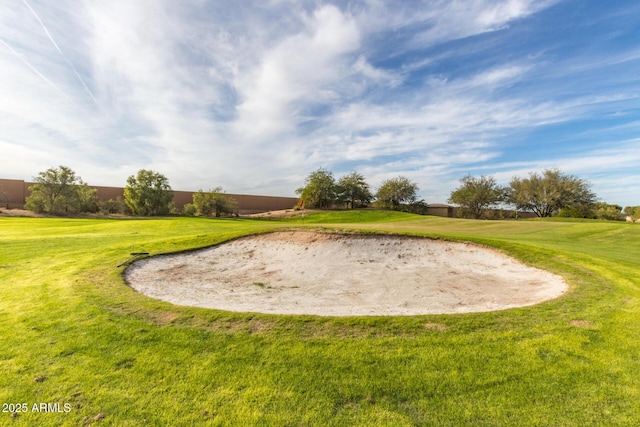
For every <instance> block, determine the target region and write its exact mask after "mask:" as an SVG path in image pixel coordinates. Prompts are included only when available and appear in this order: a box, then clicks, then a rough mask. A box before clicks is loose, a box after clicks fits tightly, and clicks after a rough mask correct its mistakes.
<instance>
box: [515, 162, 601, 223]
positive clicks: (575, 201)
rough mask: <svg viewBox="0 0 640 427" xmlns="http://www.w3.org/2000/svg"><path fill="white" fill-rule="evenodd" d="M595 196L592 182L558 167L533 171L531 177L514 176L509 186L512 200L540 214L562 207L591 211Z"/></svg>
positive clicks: (518, 206)
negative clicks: (564, 171)
mask: <svg viewBox="0 0 640 427" xmlns="http://www.w3.org/2000/svg"><path fill="white" fill-rule="evenodd" d="M595 199H596V196H595V194H594V193H593V192H591V184H589V183H588V182H587V181H585V180H582V179H579V178H577V177H575V176H573V175H567V174H564V173H562V172H560V170H558V169H546V170H545V171H544V172H542V174H538V173H537V172H531V173H529V178H518V177H514V178H512V179H511V182H510V184H509V188H508V189H507V200H508V202H509V203H511V204H513V205H515V206H516V208H517V209H522V210H527V211H533V212H534V213H535V214H536V215H537V216H539V217H548V216H551V215H552V214H553V213H554V212H558V211H559V210H560V209H570V210H576V211H585V210H586V211H590V210H591V208H592V206H593V204H594V202H595Z"/></svg>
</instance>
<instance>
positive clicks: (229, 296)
mask: <svg viewBox="0 0 640 427" xmlns="http://www.w3.org/2000/svg"><path fill="white" fill-rule="evenodd" d="M125 279H126V281H127V283H128V284H129V285H130V286H131V287H132V288H133V289H135V290H137V291H138V292H141V293H143V294H145V295H148V296H150V297H153V298H157V299H160V300H164V301H168V302H171V303H174V304H177V305H187V306H196V307H208V308H216V309H221V310H229V311H238V312H261V313H279V314H315V315H323V316H360V315H415V314H434V313H467V312H480V311H493V310H503V309H507V308H512V307H520V306H526V305H532V304H536V303H539V302H542V301H545V300H549V299H552V298H556V297H558V296H560V295H562V294H563V293H564V292H565V291H566V290H567V289H568V286H567V284H566V283H565V281H564V280H563V279H562V278H561V277H560V276H558V275H555V274H552V273H550V272H547V271H544V270H540V269H536V268H532V267H528V266H525V265H524V264H522V263H520V262H519V261H516V260H514V259H513V258H510V257H507V256H505V255H504V254H502V253H500V252H499V251H497V250H493V249H488V248H485V247H481V246H477V245H473V244H468V243H453V242H446V241H441V240H432V239H427V238H420V237H399V236H390V235H362V234H351V233H349V234H344V233H342V234H341V233H328V232H315V231H279V232H273V233H269V234H262V235H258V236H249V237H244V238H240V239H237V240H233V241H231V242H227V243H224V244H221V245H218V246H214V247H211V248H207V249H203V250H198V251H193V252H188V253H182V254H176V255H162V256H155V257H150V258H146V259H144V260H140V261H137V262H135V263H134V264H132V265H131V266H130V267H129V268H128V269H127V270H126V272H125Z"/></svg>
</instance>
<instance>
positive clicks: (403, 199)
mask: <svg viewBox="0 0 640 427" xmlns="http://www.w3.org/2000/svg"><path fill="white" fill-rule="evenodd" d="M417 193H418V185H417V184H415V183H413V182H411V181H410V180H409V179H408V178H406V177H404V176H398V177H397V178H390V179H387V180H385V181H383V182H382V185H380V188H378V191H377V192H376V199H377V200H378V204H379V205H381V206H382V207H385V208H388V209H393V210H398V209H399V208H400V205H401V204H402V203H414V202H415V201H416V198H417Z"/></svg>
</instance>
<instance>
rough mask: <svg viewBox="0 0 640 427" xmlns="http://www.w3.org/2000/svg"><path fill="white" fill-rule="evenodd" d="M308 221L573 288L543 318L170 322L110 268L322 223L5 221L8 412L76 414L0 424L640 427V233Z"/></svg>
mask: <svg viewBox="0 0 640 427" xmlns="http://www.w3.org/2000/svg"><path fill="white" fill-rule="evenodd" d="M316 215H318V217H317V219H318V225H319V226H321V227H325V228H339V229H360V230H365V231H367V232H389V233H407V234H418V235H430V236H436V237H440V238H449V239H458V240H468V241H475V242H478V243H482V244H486V245H491V246H495V247H497V248H499V249H501V250H503V251H505V252H507V253H509V254H511V255H513V256H516V257H518V258H520V259H522V260H523V261H524V262H526V263H529V264H534V265H536V266H539V267H542V268H547V269H549V270H551V271H554V272H557V273H560V274H562V275H563V276H564V277H565V278H566V279H567V280H568V281H569V282H570V285H571V290H570V292H569V293H568V294H566V295H565V296H563V297H561V298H559V299H557V300H554V301H550V302H547V303H544V304H540V305H537V306H533V307H527V308H521V309H513V310H505V311H501V312H493V313H477V314H468V315H441V316H410V317H391V318H385V317H359V318H321V317H314V316H268V315H261V314H255V313H254V314H251V313H229V312H222V311H216V310H203V309H196V308H189V307H178V306H173V305H171V304H167V303H163V302H159V301H155V300H152V299H149V298H147V297H145V296H142V295H139V294H137V293H135V292H133V291H132V290H131V289H129V288H128V287H127V286H126V285H124V283H123V281H122V278H121V276H120V270H121V269H117V268H115V266H116V265H117V264H119V263H120V262H122V261H123V260H125V259H126V258H128V256H129V253H130V252H134V251H138V250H146V251H149V252H151V253H152V254H157V253H168V252H176V251H182V250H188V249H192V248H195V247H204V246H209V245H212V244H216V243H219V242H221V241H224V240H228V239H230V238H234V237H237V236H240V235H243V234H249V233H255V232H262V231H268V230H270V229H273V228H276V227H316V225H314V223H312V221H313V215H309V216H306V217H305V218H304V223H302V222H296V221H295V220H289V221H273V220H269V221H256V220H207V219H198V218H167V219H148V220H147V219H145V220H102V219H101V220H93V219H41V218H36V219H33V218H28V219H27V218H3V219H0V286H1V289H2V302H1V304H0V349H2V351H0V372H1V373H2V375H1V376H0V402H2V403H18V402H26V403H29V404H30V405H31V404H33V403H36V402H51V403H54V402H59V403H70V404H71V405H72V408H73V409H72V410H71V412H69V413H34V412H29V413H24V414H19V415H18V416H17V417H15V418H10V416H11V414H9V413H1V414H0V424H7V423H11V425H25V426H27V425H44V426H47V425H51V426H54V425H55V426H58V425H83V424H85V425H89V424H93V423H96V424H98V423H102V424H104V425H118V426H128V425H130V426H134V425H136V426H137V425H145V424H147V425H394V426H395V425H469V424H472V425H568V426H571V425H576V426H578V425H581V426H582V425H634V424H638V423H640V408H639V407H638V405H637V401H638V398H639V397H640V396H639V391H640V366H638V357H637V355H638V354H640V342H639V340H638V338H637V337H638V336H640V335H639V333H640V329H639V326H638V325H640V322H639V320H640V319H639V317H640V314H639V311H638V308H639V304H638V301H640V290H639V289H638V286H639V284H640V274H639V272H638V267H637V265H636V264H637V260H638V259H639V258H640V257H639V255H640V248H638V245H637V243H635V242H637V241H638V237H640V227H637V226H636V225H633V224H622V223H609V222H590V221H553V220H552V221H548V220H546V221H537V220H534V221H500V222H493V221H467V220H452V219H444V218H435V217H418V216H412V215H408V214H397V213H387V212H384V213H376V212H371V213H364V214H363V213H362V212H357V213H355V212H354V213H351V212H344V213H340V212H338V213H335V212H332V213H321V214H316ZM367 215H370V217H367ZM620 248H625V249H624V250H621V249H620ZM309 274H312V272H309ZM102 417H104V418H102ZM94 419H95V420H96V421H94Z"/></svg>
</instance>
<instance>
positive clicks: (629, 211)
mask: <svg viewBox="0 0 640 427" xmlns="http://www.w3.org/2000/svg"><path fill="white" fill-rule="evenodd" d="M622 213H623V214H625V215H626V216H629V217H631V218H632V219H633V220H634V221H635V220H637V219H640V206H625V208H624V210H623V211H622Z"/></svg>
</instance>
